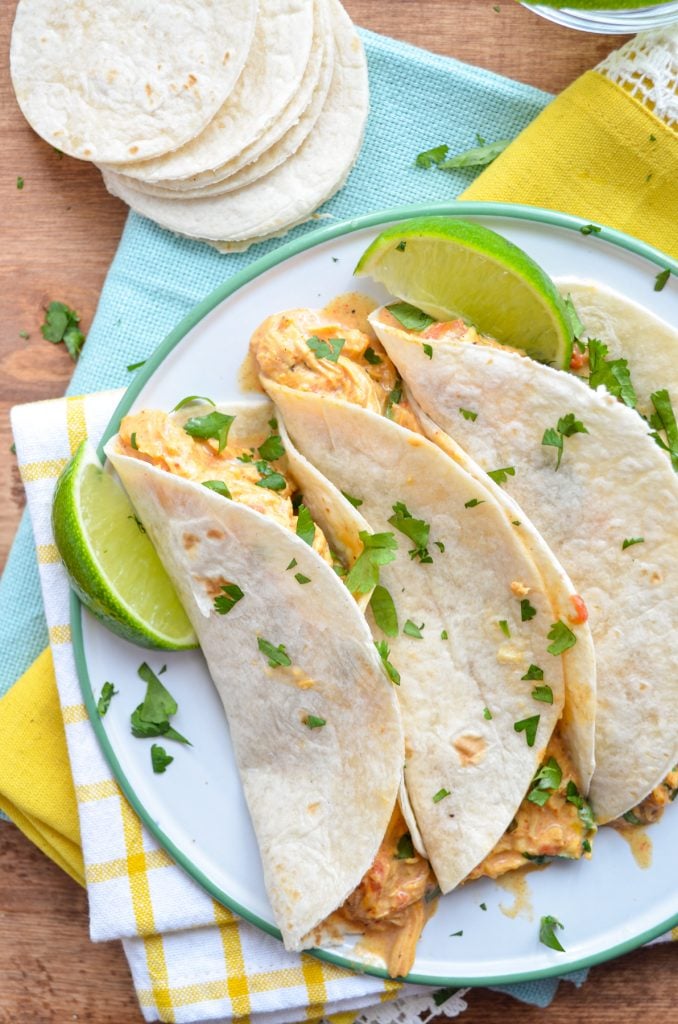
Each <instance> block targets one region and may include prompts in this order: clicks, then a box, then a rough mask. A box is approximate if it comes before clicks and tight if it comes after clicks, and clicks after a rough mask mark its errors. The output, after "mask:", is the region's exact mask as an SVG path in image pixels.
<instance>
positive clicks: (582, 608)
mask: <svg viewBox="0 0 678 1024" xmlns="http://www.w3.org/2000/svg"><path fill="white" fill-rule="evenodd" d="M570 601H571V602H572V604H573V605H574V615H568V619H569V620H570V622H574V623H582V622H586V620H587V619H588V617H589V612H588V608H587V607H586V605H585V604H584V598H583V597H580V596H579V594H571V595H570Z"/></svg>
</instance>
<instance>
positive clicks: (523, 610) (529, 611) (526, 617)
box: [520, 597, 537, 622]
mask: <svg viewBox="0 0 678 1024" xmlns="http://www.w3.org/2000/svg"><path fill="white" fill-rule="evenodd" d="M536 614H537V609H536V608H533V607H532V605H531V604H530V602H529V601H528V599H527V598H526V597H524V598H523V600H522V601H521V602H520V621H521V622H529V621H530V619H533V618H534V617H535V615H536Z"/></svg>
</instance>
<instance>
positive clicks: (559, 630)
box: [546, 619, 577, 655]
mask: <svg viewBox="0 0 678 1024" xmlns="http://www.w3.org/2000/svg"><path fill="white" fill-rule="evenodd" d="M546 639H547V640H551V641H552V642H551V643H550V644H549V646H548V647H547V648H546V650H547V651H548V652H549V654H554V655H556V654H562V653H563V651H568V650H569V649H570V647H574V645H575V644H576V642H577V638H576V636H575V635H574V633H573V632H572V630H571V629H570V627H569V626H566V625H565V623H564V622H563V621H562V620H561V619H558V621H557V622H554V623H553V625H552V626H551V628H550V630H549V631H548V633H547V635H546Z"/></svg>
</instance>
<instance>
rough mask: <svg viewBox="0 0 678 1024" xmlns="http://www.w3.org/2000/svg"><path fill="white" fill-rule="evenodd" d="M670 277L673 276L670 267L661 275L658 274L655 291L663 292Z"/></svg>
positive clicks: (662, 271) (661, 272)
mask: <svg viewBox="0 0 678 1024" xmlns="http://www.w3.org/2000/svg"><path fill="white" fill-rule="evenodd" d="M670 276H671V271H670V270H669V268H668V267H667V268H666V269H665V270H660V271H659V273H658V274H657V276H656V277H655V279H654V290H655V291H656V292H661V291H663V290H664V288H665V287H666V282H667V281H668V279H669V277H670Z"/></svg>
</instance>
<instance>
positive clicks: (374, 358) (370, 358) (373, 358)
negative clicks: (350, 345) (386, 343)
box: [363, 345, 384, 366]
mask: <svg viewBox="0 0 678 1024" xmlns="http://www.w3.org/2000/svg"><path fill="white" fill-rule="evenodd" d="M363 358H364V360H365V362H366V363H369V364H370V366H379V363H383V361H384V360H383V359H382V358H381V356H378V355H377V353H376V352H375V351H374V349H373V348H372V346H371V345H368V346H367V348H366V349H365V351H364V352H363Z"/></svg>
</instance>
